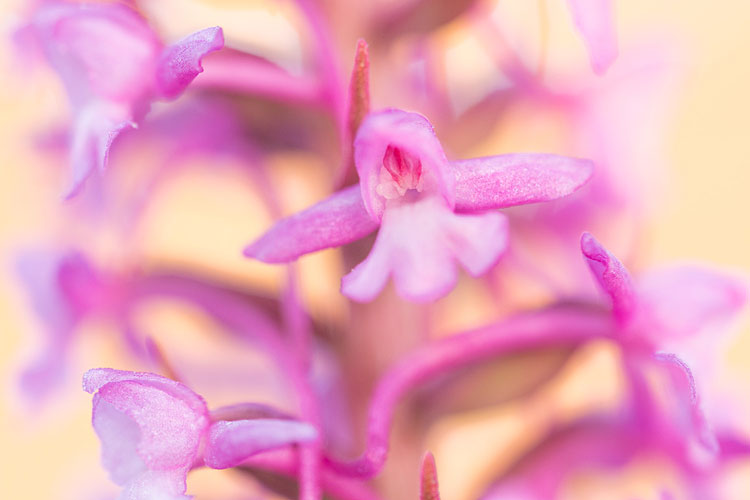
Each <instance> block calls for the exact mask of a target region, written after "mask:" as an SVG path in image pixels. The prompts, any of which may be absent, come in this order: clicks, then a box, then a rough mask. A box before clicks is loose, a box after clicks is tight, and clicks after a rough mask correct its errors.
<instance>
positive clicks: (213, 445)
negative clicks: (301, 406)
mask: <svg viewBox="0 0 750 500" xmlns="http://www.w3.org/2000/svg"><path fill="white" fill-rule="evenodd" d="M317 438H318V433H317V431H316V430H315V427H313V426H312V425H310V424H308V423H306V422H299V421H296V420H276V419H252V420H234V421H225V420H222V421H219V422H215V423H213V424H212V425H211V427H210V429H209V434H208V444H207V446H206V451H205V456H204V459H205V461H206V465H208V466H209V467H211V468H214V469H226V468H229V467H235V466H237V465H239V464H240V463H242V461H243V460H245V459H247V458H249V457H251V456H253V455H255V454H257V453H260V452H262V451H267V450H272V449H274V448H280V447H282V446H287V445H290V444H294V443H306V442H310V441H314V440H315V439H317Z"/></svg>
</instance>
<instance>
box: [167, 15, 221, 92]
mask: <svg viewBox="0 0 750 500" xmlns="http://www.w3.org/2000/svg"><path fill="white" fill-rule="evenodd" d="M222 47H224V34H223V33H222V31H221V28H219V27H214V28H206V29H203V30H201V31H198V32H195V33H193V34H192V35H188V36H186V37H185V38H183V39H182V40H180V41H179V42H176V43H174V44H173V45H170V46H169V47H167V48H166V49H164V52H163V53H162V55H161V58H160V60H159V64H158V66H157V68H156V84H157V86H158V87H159V91H160V93H161V95H162V96H164V97H167V98H170V99H171V98H174V97H177V96H178V95H180V94H181V93H182V92H183V91H184V90H185V88H186V87H187V86H188V85H189V84H190V82H192V81H193V79H194V78H195V77H196V76H198V74H200V73H202V72H203V66H201V59H202V58H203V57H204V56H205V55H206V54H208V53H210V52H214V51H216V50H219V49H221V48H222Z"/></svg>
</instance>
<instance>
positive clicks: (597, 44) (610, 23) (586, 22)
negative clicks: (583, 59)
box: [568, 0, 617, 75]
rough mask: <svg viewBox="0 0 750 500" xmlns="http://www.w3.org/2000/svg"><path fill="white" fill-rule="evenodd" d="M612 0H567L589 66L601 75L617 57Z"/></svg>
mask: <svg viewBox="0 0 750 500" xmlns="http://www.w3.org/2000/svg"><path fill="white" fill-rule="evenodd" d="M612 4H613V0H568V8H569V9H570V13H571V15H572V16H573V22H574V23H575V25H576V28H577V29H578V32H579V33H580V34H581V37H582V38H583V42H584V43H585V44H586V49H587V50H588V53H589V59H590V60H591V68H592V69H593V70H594V72H595V73H597V74H599V75H602V74H604V73H605V72H606V71H607V69H608V68H609V67H610V66H611V65H612V63H613V62H614V61H615V59H616V58H617V33H616V30H615V20H614V13H613V10H614V6H613V5H612Z"/></svg>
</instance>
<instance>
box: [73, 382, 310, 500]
mask: <svg viewBox="0 0 750 500" xmlns="http://www.w3.org/2000/svg"><path fill="white" fill-rule="evenodd" d="M83 388H84V390H85V391H86V392H88V393H91V394H94V403H93V417H92V423H93V426H94V430H95V431H96V433H97V435H98V436H99V439H100V440H101V443H102V462H103V464H104V467H105V468H106V469H107V470H108V471H109V473H110V476H111V478H112V480H113V481H114V482H115V483H117V484H119V485H120V486H122V487H123V490H122V493H121V495H120V498H121V499H123V500H125V499H127V500H146V499H154V498H159V499H165V500H167V499H169V500H180V499H187V498H190V497H188V496H186V495H185V491H186V489H187V486H186V477H187V474H188V472H189V471H190V470H191V469H192V468H193V467H194V465H195V464H196V461H198V460H199V459H200V453H199V452H200V450H201V449H202V448H201V446H202V445H204V446H205V449H204V452H203V453H204V454H205V461H206V465H208V466H209V467H214V468H225V467H231V466H234V465H238V464H239V463H241V462H242V461H243V460H244V459H246V458H248V457H250V456H252V455H254V454H256V453H259V452H261V451H265V450H269V449H273V448H279V447H283V446H285V445H288V444H291V443H297V442H306V441H311V440H314V439H317V432H316V431H315V428H314V427H312V426H311V425H309V424H307V423H304V422H298V421H294V420H282V419H272V418H259V419H240V420H235V421H226V420H217V421H215V422H213V423H212V421H211V420H212V419H211V416H210V414H209V411H208V407H207V406H206V403H205V401H204V400H203V398H202V397H200V396H199V395H197V394H196V393H194V392H193V391H192V390H190V389H189V388H188V387H186V386H185V385H183V384H181V383H179V382H175V381H174V380H170V379H168V378H165V377H162V376H160V375H154V374H151V373H136V372H127V371H120V370H112V369H108V368H99V369H94V370H89V371H88V372H86V374H85V375H84V377H83Z"/></svg>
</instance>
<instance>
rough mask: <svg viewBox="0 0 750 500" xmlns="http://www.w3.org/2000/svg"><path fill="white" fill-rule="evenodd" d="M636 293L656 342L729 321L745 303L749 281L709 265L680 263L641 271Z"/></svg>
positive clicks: (680, 336) (696, 332)
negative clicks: (682, 264) (678, 265)
mask: <svg viewBox="0 0 750 500" xmlns="http://www.w3.org/2000/svg"><path fill="white" fill-rule="evenodd" d="M638 293H639V296H640V297H641V302H642V303H643V308H644V315H645V317H646V321H648V325H649V329H648V333H649V334H651V335H650V336H651V339H652V340H653V341H654V342H657V343H659V342H663V341H666V340H675V339H682V338H685V337H688V336H691V335H694V334H698V333H701V332H703V331H706V330H707V329H710V328H714V327H720V326H723V325H724V324H726V323H729V322H730V321H731V320H732V319H734V318H735V317H736V315H737V314H738V313H739V312H740V311H741V310H742V309H743V308H744V307H745V306H746V305H747V299H748V285H747V283H743V282H742V281H741V280H740V279H738V278H736V277H733V276H729V275H726V274H722V273H719V272H717V271H714V270H711V269H706V268H699V267H689V266H680V267H671V268H666V269H661V270H658V271H652V272H649V273H647V274H645V275H643V276H642V277H641V278H640V279H639V280H638Z"/></svg>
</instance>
